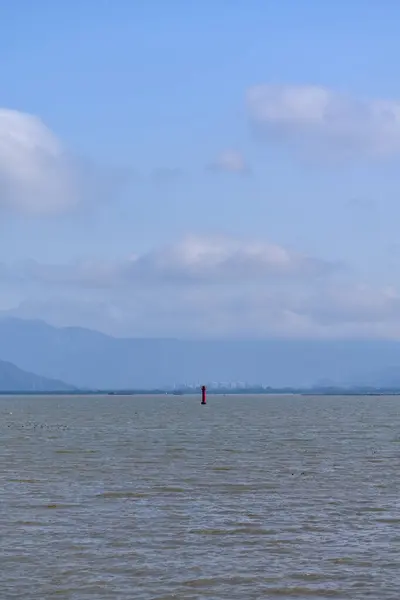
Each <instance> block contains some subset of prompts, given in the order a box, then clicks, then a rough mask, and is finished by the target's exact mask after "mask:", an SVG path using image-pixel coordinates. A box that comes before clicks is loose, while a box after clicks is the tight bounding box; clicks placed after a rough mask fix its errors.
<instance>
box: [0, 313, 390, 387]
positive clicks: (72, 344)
mask: <svg viewBox="0 0 400 600" xmlns="http://www.w3.org/2000/svg"><path fill="white" fill-rule="evenodd" d="M0 360H3V361H8V362H11V363H13V364H14V365H16V366H17V367H19V368H20V369H23V370H24V371H27V372H28V374H29V376H30V377H33V376H32V375H31V373H37V374H38V375H40V376H41V377H42V378H48V379H51V380H57V382H58V388H57V389H65V388H61V387H59V386H61V385H62V386H67V387H68V386H76V387H86V388H92V389H93V388H94V389H99V388H100V389H102V388H103V389H110V388H111V389H118V388H119V389H123V388H125V389H126V388H143V389H144V388H155V387H163V386H167V385H173V384H185V383H187V384H190V383H199V382H212V381H219V382H233V381H235V382H248V383H252V384H258V383H260V384H265V385H271V386H273V387H281V386H297V387H303V386H304V387H307V386H312V385H315V384H317V383H321V382H326V381H329V383H330V384H334V385H376V386H385V385H400V368H398V365H400V343H399V342H396V341H385V340H364V341H360V340H349V341H340V340H324V341H322V340H288V339H269V340H178V339H161V338H160V339H154V338H153V339H152V338H147V339H141V338H115V337H111V336H109V335H105V334H103V333H100V332H97V331H92V330H89V329H83V328H77V327H64V328H57V327H53V326H51V325H48V324H47V323H45V322H43V321H34V320H24V319H18V318H10V317H5V318H1V319H0ZM27 381H28V380H27ZM62 382H66V383H62ZM42 383H43V385H47V383H46V382H45V381H43V382H42ZM31 385H32V386H33V385H35V383H34V382H33V380H32V382H31ZM49 385H50V384H49ZM52 385H54V381H53V382H52ZM3 389H4V388H3ZM47 389H48V388H47Z"/></svg>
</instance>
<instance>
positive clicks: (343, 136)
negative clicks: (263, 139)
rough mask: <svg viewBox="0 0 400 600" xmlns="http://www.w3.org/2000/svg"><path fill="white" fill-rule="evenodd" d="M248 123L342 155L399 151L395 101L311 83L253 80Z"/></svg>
mask: <svg viewBox="0 0 400 600" xmlns="http://www.w3.org/2000/svg"><path fill="white" fill-rule="evenodd" d="M247 106H248V111H249V115H250V118H251V120H252V122H253V124H254V125H255V126H256V127H257V128H258V129H259V130H260V131H262V132H264V133H266V134H270V135H278V136H280V137H281V138H283V139H284V140H287V141H288V142H292V143H294V144H296V145H298V146H299V147H301V146H302V145H303V144H304V143H307V144H314V145H316V147H317V148H318V149H320V148H321V147H323V146H325V147H329V148H330V149H333V148H334V149H335V150H336V151H338V152H339V153H344V154H345V155H349V154H352V155H356V156H360V155H361V156H369V157H375V158H378V157H380V158H382V157H388V156H391V155H397V154H399V153H400V100H384V99H368V98H355V97H351V96H348V95H345V94H342V93H339V92H336V91H334V90H331V89H329V88H325V87H322V86H316V85H268V84H266V85H258V86H254V87H252V88H251V89H249V90H248V92H247Z"/></svg>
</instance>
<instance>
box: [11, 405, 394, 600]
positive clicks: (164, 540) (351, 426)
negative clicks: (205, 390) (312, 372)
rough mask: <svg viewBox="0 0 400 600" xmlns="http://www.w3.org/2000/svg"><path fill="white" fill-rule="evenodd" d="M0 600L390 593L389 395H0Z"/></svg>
mask: <svg viewBox="0 0 400 600" xmlns="http://www.w3.org/2000/svg"><path fill="white" fill-rule="evenodd" d="M0 465H1V468H0V531H1V536H0V564H1V569H0V590H1V598H2V600H3V599H4V600H8V599H9V598H10V599H11V598H17V599H22V598H27V599H32V600H33V599H36V598H37V599H41V600H43V599H44V600H47V599H52V598H68V599H71V600H81V599H82V600H85V599H86V598H87V599H96V600H106V599H109V598H110V599H111V598H112V599H113V600H115V599H121V600H122V599H135V600H150V599H154V600H155V599H157V600H169V599H171V600H172V599H178V600H183V599H203V598H212V599H214V600H217V599H218V600H219V599H226V600H228V599H229V600H232V599H236V598H237V599H240V600H243V599H246V600H247V599H253V598H275V597H276V598H280V599H282V600H284V599H286V598H288V599H289V598H304V599H310V598H313V599H321V600H322V599H325V598H343V599H344V598H349V599H363V600H364V599H365V598H373V599H374V600H387V599H393V600H398V597H399V589H400V510H399V508H400V500H399V490H400V483H399V478H400V469H399V467H400V399H397V398H395V397H391V398H382V397H381V398H371V397H370V398H322V397H321V398H316V397H313V398H301V397H248V398H244V397H241V398H238V397H211V396H210V398H209V403H208V405H207V407H202V406H200V403H199V398H189V397H160V398H151V397H146V398H145V397H144V398H136V397H135V398H128V397H121V398H119V397H115V396H113V397H112V398H110V397H106V398H53V399H52V398H48V397H46V398H32V397H31V398H16V397H14V398H0Z"/></svg>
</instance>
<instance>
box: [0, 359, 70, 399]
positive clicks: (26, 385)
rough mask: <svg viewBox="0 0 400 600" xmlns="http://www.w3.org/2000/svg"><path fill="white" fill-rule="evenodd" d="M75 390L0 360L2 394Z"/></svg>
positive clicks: (62, 383) (0, 387)
mask: <svg viewBox="0 0 400 600" xmlns="http://www.w3.org/2000/svg"><path fill="white" fill-rule="evenodd" d="M74 389H75V388H74V387H73V386H71V385H68V384H66V383H64V382H63V381H58V380H56V379H49V378H47V377H41V376H40V375H36V374H34V373H30V372H28V371H24V370H22V369H20V368H19V367H17V366H15V365H14V364H12V363H10V362H7V361H3V360H0V392H19V391H23V392H52V391H57V392H58V391H60V392H66V391H73V390H74Z"/></svg>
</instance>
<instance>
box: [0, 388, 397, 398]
mask: <svg viewBox="0 0 400 600" xmlns="http://www.w3.org/2000/svg"><path fill="white" fill-rule="evenodd" d="M199 394H200V390H179V391H178V390H177V391H170V390H160V389H154V390H84V389H79V390H78V389H77V390H68V391H67V390H62V391H61V390H52V391H40V390H12V391H11V390H10V391H7V390H3V391H0V396H52V397H63V396H68V397H71V396H77V397H78V396H79V397H82V396H109V397H110V399H112V398H113V397H121V396H130V397H134V396H162V397H165V396H168V397H171V398H179V397H184V396H187V397H193V396H199ZM208 395H209V396H230V397H234V396H398V395H400V389H397V388H396V389H393V388H389V389H384V388H382V389H380V388H376V389H374V388H372V389H371V388H350V389H349V388H328V389H327V388H312V389H300V388H299V389H286V388H283V389H282V388H281V389H279V388H277V389H275V388H266V389H257V390H254V389H253V390H252V389H238V390H213V389H210V390H208Z"/></svg>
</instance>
